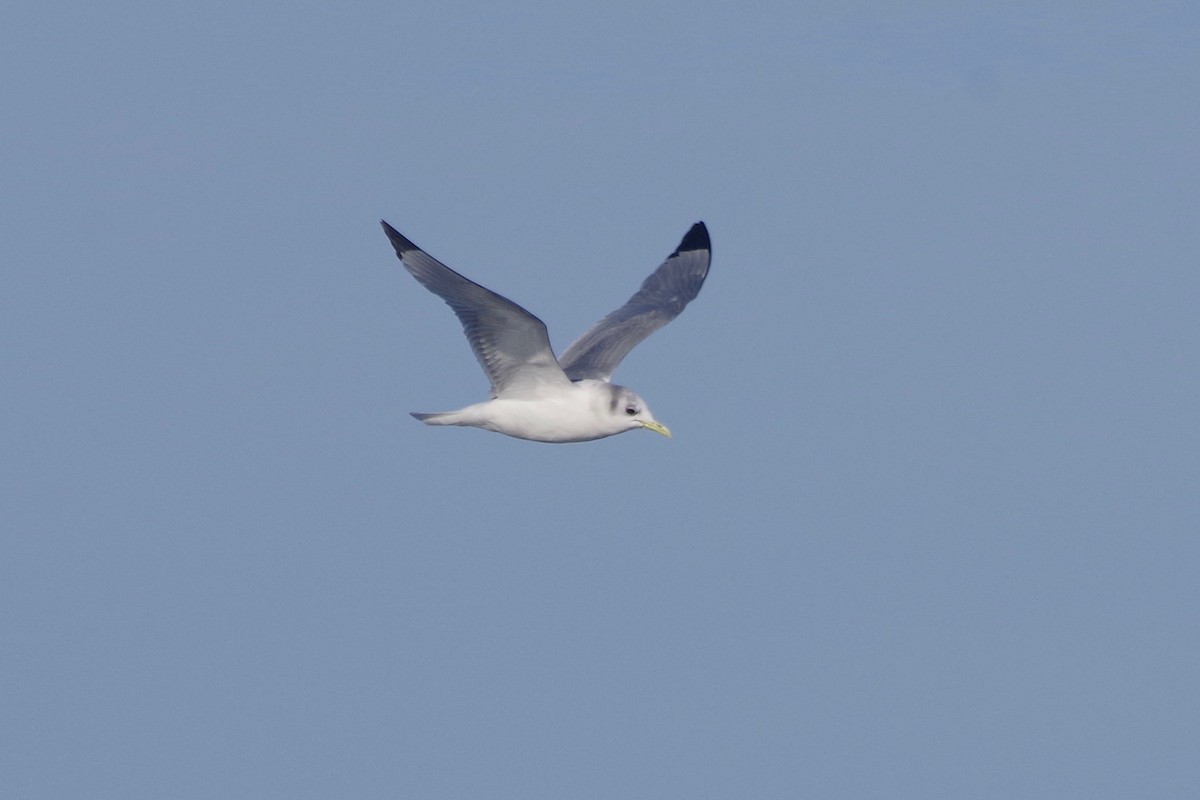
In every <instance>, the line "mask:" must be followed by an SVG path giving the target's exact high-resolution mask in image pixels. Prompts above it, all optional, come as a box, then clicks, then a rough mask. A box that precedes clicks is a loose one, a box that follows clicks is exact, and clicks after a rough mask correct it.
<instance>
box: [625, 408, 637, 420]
mask: <svg viewBox="0 0 1200 800" xmlns="http://www.w3.org/2000/svg"><path fill="white" fill-rule="evenodd" d="M625 413H626V414H628V415H629V416H631V417H632V416H633V415H634V414H636V413H637V408H636V407H635V406H625Z"/></svg>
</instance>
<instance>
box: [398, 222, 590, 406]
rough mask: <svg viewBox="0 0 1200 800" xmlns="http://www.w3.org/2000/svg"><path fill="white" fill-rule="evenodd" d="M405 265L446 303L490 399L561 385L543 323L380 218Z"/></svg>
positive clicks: (560, 373)
mask: <svg viewBox="0 0 1200 800" xmlns="http://www.w3.org/2000/svg"><path fill="white" fill-rule="evenodd" d="M380 224H381V225H383V230H384V233H386V234H387V236H388V239H390V240H391V242H392V247H394V248H395V249H396V255H397V256H398V257H399V258H400V261H401V262H402V263H403V264H404V267H405V269H407V270H408V271H409V272H411V273H412V275H413V277H414V278H416V279H417V280H418V281H420V282H421V284H422V285H423V286H424V287H425V288H426V289H428V290H429V291H431V292H433V293H434V294H436V295H438V296H439V297H441V298H442V299H443V300H445V301H446V304H447V305H449V306H450V308H452V309H454V313H455V314H456V315H458V319H459V321H460V322H462V326H463V331H464V332H465V333H466V335H467V340H468V341H469V342H470V343H471V349H472V350H473V351H475V358H477V359H479V364H480V366H482V367H483V371H484V372H486V373H487V376H488V379H489V380H490V381H491V383H492V397H500V396H501V395H507V396H512V395H521V394H529V393H533V392H536V390H537V389H538V388H540V387H544V386H547V385H554V384H562V385H566V384H567V383H568V380H567V376H566V375H565V374H563V370H562V368H561V367H560V366H559V365H558V361H556V360H555V358H554V351H553V350H551V349H550V337H549V335H548V334H547V333H546V325H545V323H544V322H542V321H541V320H540V319H538V318H537V317H535V316H534V315H533V314H530V313H529V312H528V311H526V310H525V309H523V308H521V307H520V306H519V305H517V304H516V303H514V302H513V301H511V300H509V299H508V298H506V297H501V296H500V295H498V294H496V293H495V292H493V291H491V290H490V289H485V288H484V287H482V286H480V285H479V284H477V283H475V282H474V281H471V280H468V279H467V278H464V277H463V276H462V275H459V274H458V273H457V272H455V271H454V270H452V269H450V268H449V267H447V266H446V265H445V264H443V263H442V262H440V261H438V260H437V259H435V258H434V257H433V256H431V255H429V254H428V253H426V252H425V251H424V250H422V249H421V248H419V247H417V246H416V245H415V244H413V243H412V242H410V241H409V240H408V239H406V238H404V236H402V235H401V234H400V232H399V231H397V230H396V229H395V228H393V227H392V226H391V225H388V224H387V223H386V222H384V221H383V220H380Z"/></svg>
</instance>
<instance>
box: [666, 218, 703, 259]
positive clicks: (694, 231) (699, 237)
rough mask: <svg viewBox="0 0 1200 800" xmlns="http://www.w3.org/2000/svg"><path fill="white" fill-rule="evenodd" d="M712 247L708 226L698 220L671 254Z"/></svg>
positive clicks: (675, 254)
mask: <svg viewBox="0 0 1200 800" xmlns="http://www.w3.org/2000/svg"><path fill="white" fill-rule="evenodd" d="M711 249H712V242H710V241H709V239H708V228H706V227H704V223H703V222H697V223H696V224H695V225H693V226H692V227H691V229H690V230H689V231H688V232H687V233H685V234H684V235H683V240H682V241H681V242H680V243H679V247H676V248H675V252H674V253H672V254H671V255H673V256H677V255H679V254H680V253H690V252H691V251H693V250H711Z"/></svg>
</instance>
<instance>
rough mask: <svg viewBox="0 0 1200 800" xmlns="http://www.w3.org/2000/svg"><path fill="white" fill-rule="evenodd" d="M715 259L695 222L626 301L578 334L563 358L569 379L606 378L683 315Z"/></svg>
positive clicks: (701, 226)
mask: <svg viewBox="0 0 1200 800" xmlns="http://www.w3.org/2000/svg"><path fill="white" fill-rule="evenodd" d="M711 258H712V244H711V242H710V241H709V238H708V228H706V227H705V225H704V223H703V222H697V223H696V224H695V225H693V226H692V227H691V229H690V230H689V231H688V232H687V233H686V234H685V235H684V237H683V239H682V241H680V242H679V246H678V247H677V248H675V252H674V253H671V255H670V256H668V257H667V260H666V261H664V262H663V263H662V265H661V266H659V268H658V269H656V270H655V271H654V272H653V273H652V274H651V275H650V277H648V278H646V280H645V281H644V282H643V283H642V288H640V289H638V291H637V293H636V294H634V295H633V297H631V298H629V300H628V301H627V302H626V303H625V305H623V306H621V307H620V308H618V309H617V310H616V311H614V312H612V313H611V314H609V315H608V316H606V317H605V318H604V319H602V320H600V321H599V322H597V323H596V324H595V325H593V326H592V327H591V328H589V329H588V330H587V332H586V333H584V334H583V336H580V337H579V339H577V340H576V341H575V342H574V343H573V344H572V345H571V346H570V347H568V348H567V350H566V352H565V353H563V356H562V358H561V359H560V362H559V363H561V364H562V368H563V370H564V371H565V372H566V373H567V377H568V378H570V379H571V380H580V379H583V378H594V379H596V380H603V381H607V380H609V379H610V378H612V374H613V372H614V371H616V369H617V365H618V364H620V363H621V360H622V359H623V358H625V356H627V355H628V354H629V351H630V350H632V349H633V348H634V347H636V346H637V344H638V343H639V342H641V341H642V340H643V339H645V338H646V337H647V336H649V335H650V334H652V333H654V332H655V331H656V330H658V329H659V328H661V327H662V326H664V325H666V324H667V323H668V322H670V321H671V320H673V319H675V317H677V316H679V314H680V312H681V311H683V309H684V307H685V306H686V305H687V304H688V303H690V302H692V300H694V299H696V295H698V294H699V293H700V287H701V286H703V285H704V279H705V278H706V277H707V276H708V265H709V262H710V261H711Z"/></svg>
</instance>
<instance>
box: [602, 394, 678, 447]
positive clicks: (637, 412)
mask: <svg viewBox="0 0 1200 800" xmlns="http://www.w3.org/2000/svg"><path fill="white" fill-rule="evenodd" d="M609 411H610V413H611V414H612V415H613V416H614V417H616V418H617V419H619V420H621V421H622V422H623V423H624V426H625V428H626V429H627V430H633V429H634V428H645V429H646V430H648V431H654V432H655V433H661V434H662V435H663V436H666V437H667V438H668V439H669V438H671V431H670V430H668V429H667V426H666V425H663V424H662V423H661V422H659V421H658V420H656V419H654V415H653V414H651V413H650V409H649V407H647V406H646V401H645V400H643V399H642V398H640V397H638V396H637V393H635V392H633V391H632V390H630V389H626V388H625V387H624V386H616V385H613V386H612V397H611V400H610V402H609Z"/></svg>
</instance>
